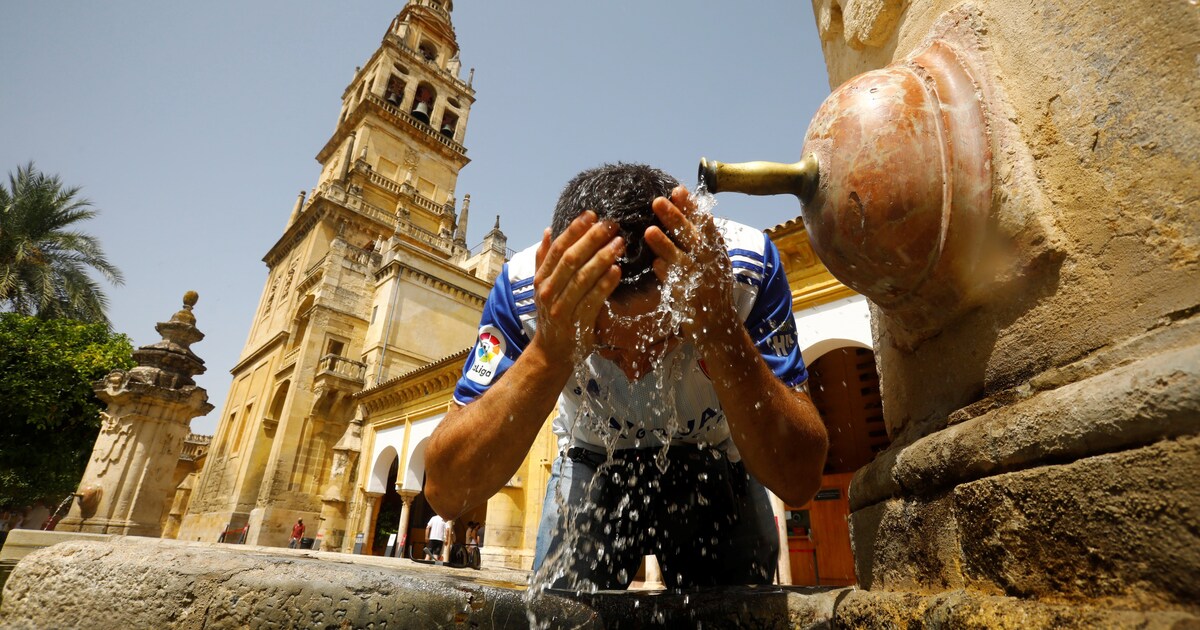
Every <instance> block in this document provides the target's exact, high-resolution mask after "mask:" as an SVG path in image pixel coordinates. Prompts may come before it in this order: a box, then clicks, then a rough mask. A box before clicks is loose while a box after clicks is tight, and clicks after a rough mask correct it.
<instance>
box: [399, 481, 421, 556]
mask: <svg viewBox="0 0 1200 630" xmlns="http://www.w3.org/2000/svg"><path fill="white" fill-rule="evenodd" d="M396 492H399V493H400V500H401V501H403V502H404V505H403V506H402V507H401V508H400V526H399V529H397V530H396V533H397V534H398V536H397V538H398V539H399V540H398V541H397V545H396V557H397V558H403V557H404V545H406V544H408V524H409V520H410V519H411V518H412V502H413V499H415V498H417V493H416V492H415V491H413V490H401V489H400V488H398V487H397V488H396Z"/></svg>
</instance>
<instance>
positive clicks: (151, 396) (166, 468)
mask: <svg viewBox="0 0 1200 630" xmlns="http://www.w3.org/2000/svg"><path fill="white" fill-rule="evenodd" d="M196 300H197V296H196V294H195V293H194V292H190V291H189V292H188V294H187V295H185V296H184V307H183V309H182V310H180V311H179V312H178V313H176V314H175V315H174V316H173V317H172V318H171V320H170V321H168V322H162V323H159V324H158V326H156V327H155V329H156V330H157V331H158V332H159V333H160V334H162V336H163V340H162V341H161V342H159V343H156V344H154V345H150V346H143V347H141V348H139V349H137V350H135V351H134V353H133V357H134V359H135V360H136V361H137V363H138V365H137V366H136V367H134V368H133V369H131V370H129V371H124V370H114V371H113V372H112V373H110V374H109V375H108V376H106V377H105V378H104V380H102V381H99V382H97V383H96V393H97V395H98V396H99V397H100V399H101V400H103V401H104V402H106V403H108V409H107V411H105V412H102V413H101V428H100V435H99V437H97V438H96V446H95V447H94V449H93V450H92V457H91V459H90V460H89V462H88V467H87V470H86V471H85V472H84V475H83V480H82V481H81V482H80V484H79V493H78V495H77V497H78V499H79V500H78V501H76V502H75V503H74V504H73V505H72V507H71V511H70V513H69V514H68V515H67V517H66V518H65V519H63V521H62V522H61V523H59V524H58V529H60V530H63V531H79V532H95V533H109V534H128V535H136V536H158V535H159V534H160V533H161V527H162V525H161V523H162V517H163V512H164V507H165V506H166V502H167V501H168V500H169V499H170V498H171V496H172V495H173V493H174V491H175V488H174V487H173V473H174V470H175V466H176V463H177V461H178V460H179V454H180V451H181V450H182V449H183V440H184V438H185V437H187V435H188V425H189V424H190V423H191V420H192V418H194V417H196V416H201V415H204V414H206V413H208V412H209V411H211V410H212V408H213V407H212V405H210V404H209V403H208V393H207V392H205V391H204V389H203V388H201V387H197V386H196V382H195V381H194V380H192V377H193V376H195V375H196V374H201V373H203V372H204V361H202V360H201V359H200V358H199V357H197V356H196V355H195V354H193V353H192V351H191V350H190V349H189V347H190V346H191V345H192V344H193V343H195V342H197V341H200V340H201V339H203V338H204V335H203V334H202V333H201V332H200V331H199V330H197V329H196V326H195V324H196V318H195V317H194V316H193V315H192V306H193V305H195V303H196Z"/></svg>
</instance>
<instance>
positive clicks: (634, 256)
mask: <svg viewBox="0 0 1200 630" xmlns="http://www.w3.org/2000/svg"><path fill="white" fill-rule="evenodd" d="M678 185H679V180H677V179H675V178H674V177H671V176H670V175H668V174H667V173H665V172H663V171H661V170H659V169H657V168H654V167H652V166H648V165H646V164H627V163H624V162H618V163H616V164H605V165H603V166H598V167H596V168H592V169H588V170H586V171H583V172H582V173H580V174H578V175H576V176H575V177H574V178H572V179H571V181H569V182H567V185H566V186H564V187H563V190H562V193H561V194H560V195H559V197H558V204H557V205H556V206H555V207H554V219H553V220H552V221H551V223H550V232H551V233H552V236H553V237H554V238H557V237H558V235H559V234H562V233H563V232H564V231H566V229H567V226H569V225H570V224H571V221H574V220H575V217H578V216H579V215H581V214H583V213H584V212H585V211H587V210H591V211H593V212H595V213H596V216H597V217H598V218H599V219H600V220H601V221H603V220H609V221H613V222H615V223H616V224H617V225H618V226H620V235H621V238H623V239H625V255H624V256H622V257H621V258H620V259H619V260H618V261H617V265H618V266H620V268H621V284H620V285H619V286H618V287H617V289H616V291H614V292H613V295H614V296H620V295H622V294H626V293H630V292H634V291H638V290H641V289H644V288H646V287H649V286H651V285H653V284H655V283H657V282H658V278H657V277H655V275H654V267H653V265H654V257H655V256H654V250H652V249H650V246H648V245H646V240H645V234H646V228H648V227H650V226H652V225H657V226H658V227H659V228H660V229H661V228H662V223H661V222H659V220H658V217H657V216H655V215H654V210H652V209H651V207H650V206H651V204H652V203H654V199H655V198H656V197H667V198H670V196H671V191H672V190H673V189H674V188H675V187H676V186H678Z"/></svg>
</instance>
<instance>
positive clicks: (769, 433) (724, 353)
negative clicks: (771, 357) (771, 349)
mask: <svg viewBox="0 0 1200 630" xmlns="http://www.w3.org/2000/svg"><path fill="white" fill-rule="evenodd" d="M700 350H701V353H702V354H703V356H704V358H705V363H706V365H707V367H708V370H709V374H710V375H711V376H712V380H713V386H714V387H715V388H716V390H717V397H718V398H719V399H720V400H721V407H722V408H723V409H724V411H725V419H726V422H728V423H729V431H730V434H731V435H732V436H733V441H734V443H735V444H736V445H737V448H738V452H739V453H741V456H742V460H743V461H744V462H745V464H746V469H747V470H748V471H749V472H750V473H751V474H752V475H754V477H755V478H756V479H758V480H759V481H761V482H762V483H763V485H765V486H766V487H767V488H768V489H770V490H771V491H772V492H774V493H775V494H776V496H778V497H779V498H781V499H783V500H784V501H785V502H786V503H788V504H790V505H803V504H804V503H806V502H808V500H809V499H811V498H812V496H813V495H814V494H815V493H816V491H817V489H818V488H819V487H820V483H821V472H822V470H823V468H824V466H825V454H826V451H827V450H828V447H829V438H828V435H827V434H826V431H825V425H824V424H823V423H822V422H821V417H820V415H819V414H818V413H817V409H816V407H815V406H814V405H813V404H812V401H811V400H810V399H809V398H808V396H807V395H806V394H797V393H795V392H793V391H792V390H791V389H789V388H788V387H787V386H786V385H784V384H783V383H782V382H781V381H780V380H779V379H778V378H777V377H776V376H775V374H774V373H773V372H772V371H771V369H770V368H769V367H768V366H767V364H766V362H765V361H763V360H762V357H761V356H760V355H759V353H758V349H757V348H755V347H754V343H753V342H752V341H751V340H750V335H749V334H748V333H747V332H746V329H745V327H743V326H740V325H738V326H734V327H731V330H729V331H728V332H727V333H726V334H722V335H712V336H710V337H709V338H708V339H707V340H706V341H705V342H704V345H703V346H702V347H701V348H700Z"/></svg>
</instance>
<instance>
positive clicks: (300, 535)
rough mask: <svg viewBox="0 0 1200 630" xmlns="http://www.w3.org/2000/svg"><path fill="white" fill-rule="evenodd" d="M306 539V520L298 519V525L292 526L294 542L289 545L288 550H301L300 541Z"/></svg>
mask: <svg viewBox="0 0 1200 630" xmlns="http://www.w3.org/2000/svg"><path fill="white" fill-rule="evenodd" d="M303 539H304V519H302V518H298V519H296V524H295V525H293V526H292V540H291V542H289V543H288V549H299V548H300V541H301V540H303Z"/></svg>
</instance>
